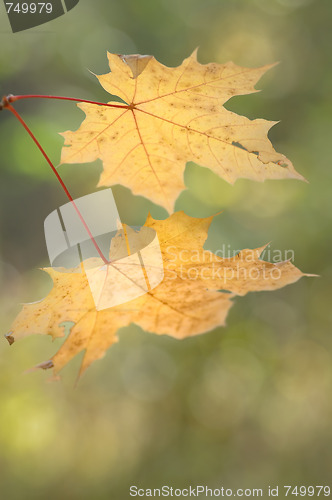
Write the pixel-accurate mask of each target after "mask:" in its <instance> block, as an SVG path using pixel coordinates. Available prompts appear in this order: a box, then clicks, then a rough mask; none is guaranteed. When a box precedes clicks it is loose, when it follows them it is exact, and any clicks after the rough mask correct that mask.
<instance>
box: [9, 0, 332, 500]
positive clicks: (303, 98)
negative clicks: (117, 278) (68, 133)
mask: <svg viewBox="0 0 332 500" xmlns="http://www.w3.org/2000/svg"><path fill="white" fill-rule="evenodd" d="M0 14H1V20H0V92H1V94H2V95H4V94H8V93H13V94H15V93H16V94H29V93H41V94H57V95H67V96H75V97H80V98H86V99H94V100H105V99H107V94H106V93H105V92H104V91H103V89H102V88H101V87H100V86H99V84H98V83H97V81H96V79H95V77H94V76H93V75H92V74H91V73H90V72H89V71H88V70H91V71H92V72H94V73H97V74H98V73H103V72H107V70H108V68H107V61H106V51H107V50H109V51H111V52H118V53H124V54H128V53H141V54H146V53H147V54H151V53H152V54H153V55H155V56H156V58H157V59H158V60H159V61H161V62H163V63H164V64H167V65H170V66H176V65H178V64H180V63H181V61H182V60H183V58H185V57H187V56H188V55H189V54H190V53H191V52H192V50H193V49H194V48H195V47H196V46H199V47H200V50H199V61H200V62H202V63H207V62H211V61H215V62H219V63H222V62H226V61H228V60H233V61H234V62H235V63H237V64H239V65H244V66H260V65H263V64H266V63H271V62H274V61H280V64H279V65H278V66H276V67H274V68H273V69H272V70H270V71H269V73H268V74H267V75H266V76H264V77H263V79H262V80H261V81H260V82H259V84H258V88H260V89H263V92H261V93H258V94H254V95H251V96H245V97H237V98H233V99H231V101H229V102H228V103H227V105H226V106H227V107H228V109H231V110H234V111H236V112H238V113H240V114H245V115H246V116H248V117H250V118H256V117H261V118H266V119H271V120H281V123H280V124H278V125H277V126H275V127H274V128H273V130H272V131H271V133H270V138H271V140H272V142H273V144H274V146H275V148H276V149H277V151H280V152H282V153H284V154H285V155H287V156H288V157H289V158H291V159H292V161H293V163H294V165H295V168H296V169H297V170H298V171H299V172H300V173H302V174H303V175H304V176H305V177H306V178H307V179H308V180H309V184H305V183H301V182H299V181H291V180H289V181H267V182H265V183H263V184H259V183H254V182H251V181H247V180H239V181H237V182H236V184H235V185H234V186H230V185H228V184H226V183H225V182H224V181H222V180H221V179H219V178H217V177H216V176H215V175H213V174H212V173H211V172H209V171H208V170H207V169H204V168H202V167H199V166H196V165H192V164H190V165H188V166H187V168H186V172H185V182H186V186H187V190H186V191H184V192H183V193H182V194H181V196H180V197H179V199H178V201H177V204H176V209H178V210H180V209H182V210H185V211H186V212H187V213H188V214H190V215H193V216H200V217H201V216H207V215H211V214H213V213H216V212H218V211H220V210H223V213H222V214H220V215H218V216H216V218H215V220H214V222H213V224H212V226H211V230H210V233H209V238H208V241H207V243H206V245H205V248H207V249H211V250H217V249H219V248H221V246H222V245H230V248H232V249H240V248H245V247H257V246H260V245H262V244H264V243H267V242H269V241H271V242H272V243H271V246H270V248H271V250H275V249H280V250H286V249H292V250H294V254H295V264H296V265H297V266H298V267H299V268H300V269H301V270H303V271H304V272H309V273H316V274H319V275H320V278H303V279H302V280H300V281H299V282H298V283H296V284H294V285H291V286H289V287H286V288H284V289H281V290H279V291H277V292H274V293H270V292H266V293H255V294H250V295H248V296H246V297H242V298H240V297H239V298H237V299H236V300H235V305H234V307H233V308H232V310H231V312H230V314H229V317H228V321H227V327H226V328H223V329H221V328H220V329H216V330H214V331H212V332H209V333H207V334H205V335H202V336H199V337H196V338H192V339H188V340H185V341H181V342H180V341H176V340H174V339H171V338H168V337H157V336H154V335H151V334H148V333H145V332H143V331H141V330H140V329H139V328H137V327H130V328H126V329H123V330H122V331H121V332H120V342H119V343H118V344H117V345H115V346H114V347H112V349H110V351H109V352H108V354H107V356H106V357H105V358H104V359H103V360H102V361H99V362H97V363H95V364H94V365H93V366H92V367H91V368H90V369H89V370H88V372H87V373H86V375H85V376H84V377H83V379H82V380H81V381H80V383H79V385H78V387H76V388H74V383H75V377H76V372H77V368H78V364H79V360H75V361H74V362H73V363H72V364H71V365H70V366H68V367H67V368H66V369H65V370H64V371H63V380H62V382H60V383H47V379H48V377H49V374H48V373H47V372H46V373H45V372H41V371H40V372H39V371H38V372H35V373H32V374H24V373H23V372H24V371H25V370H27V369H28V368H30V367H32V366H34V365H35V364H37V363H39V362H41V361H43V360H46V359H49V358H50V356H52V354H54V353H55V351H56V350H57V348H58V347H59V344H58V341H57V342H55V343H52V342H51V340H50V338H48V337H45V338H44V337H31V338H28V339H26V340H24V341H22V342H20V343H17V344H14V345H13V346H12V347H11V348H10V347H9V346H8V344H7V342H6V341H5V340H4V339H3V340H2V341H1V342H0V360H1V371H0V391H1V398H0V406H1V411H0V491H1V498H7V499H21V498H24V499H39V498H40V499H42V498H43V499H44V498H46V497H47V498H51V499H53V498H54V499H55V498H64V499H67V498H68V499H69V498H70V499H85V498H86V499H91V498H96V499H110V498H112V499H113V498H114V499H119V500H122V499H126V498H130V497H129V486H130V485H133V484H137V485H140V486H141V487H160V486H162V485H163V484H169V485H171V486H174V487H181V488H184V487H187V486H188V485H192V486H195V485H196V484H203V485H207V486H209V487H215V488H217V487H221V486H224V487H228V488H234V489H235V488H253V487H256V488H258V487H261V488H264V487H267V486H268V485H272V486H276V485H279V487H282V486H283V485H284V484H289V485H315V484H321V485H324V484H329V481H331V469H332V467H331V465H332V427H331V417H332V401H331V393H332V365H331V357H332V356H331V355H332V337H331V330H332V329H331V319H332V313H331V311H332V308H331V278H332V266H331V262H330V248H331V240H332V236H331V222H332V221H331V217H332V210H331V208H332V201H331V200H332V197H331V186H332V170H331V165H330V142H331V114H332V99H331V88H332V64H331V63H332V50H331V46H332V30H331V19H332V3H331V1H330V0H316V1H315V0H205V1H204V2H203V1H202V0H200V1H199V0H154V1H153V2H152V1H148V0H140V1H134V0H132V1H130V0H122V1H121V2H119V1H117V2H116V1H112V0H110V1H106V0H96V1H94V2H92V1H90V2H87V1H86V0H81V1H80V3H79V4H78V6H77V7H75V9H73V10H72V11H71V12H70V13H68V14H67V15H65V16H63V17H60V18H59V19H57V20H54V21H52V22H51V23H50V24H48V25H43V26H41V27H39V28H36V29H33V30H29V31H26V32H21V33H17V34H12V33H11V32H10V29H9V23H8V21H7V18H6V16H5V11H4V7H3V5H2V4H1V6H0ZM16 109H17V110H18V111H19V112H21V113H22V115H23V116H24V118H25V120H26V121H27V122H28V124H29V125H30V127H31V128H32V130H33V131H34V132H35V134H36V135H37V137H38V138H39V140H40V142H41V143H42V144H43V145H44V147H45V149H46V150H47V152H48V153H49V155H50V156H51V158H52V159H53V160H54V162H55V163H56V164H57V163H58V162H59V158H60V150H61V145H62V138H61V137H60V136H59V135H58V132H60V131H64V130H68V129H72V130H73V129H75V128H77V127H78V125H79V123H80V121H81V120H82V117H83V115H82V113H81V112H80V111H79V110H78V109H76V106H75V104H73V103H65V102H56V101H38V100H34V101H33V100H30V101H22V102H19V103H17V105H16ZM100 171H101V165H100V163H98V162H97V163H95V164H87V165H70V166H65V167H61V168H60V173H61V175H62V176H63V178H64V180H65V181H66V183H67V184H68V186H69V188H70V189H71V191H72V192H73V195H74V196H75V197H78V196H80V195H84V194H87V193H90V192H92V191H94V190H95V186H96V183H97V180H98V176H99V173H100ZM0 179H1V180H0V284H1V291H0V294H1V296H0V318H1V330H2V333H3V334H5V333H6V332H7V331H8V328H9V327H10V324H11V322H12V321H13V319H14V317H15V315H16V314H17V312H18V311H19V310H20V303H22V302H32V301H35V300H39V299H40V298H42V297H43V296H45V294H46V293H47V291H48V290H49V289H50V287H51V284H50V281H49V279H48V278H47V276H45V275H44V274H43V273H42V272H40V271H38V270H37V268H39V267H41V266H43V265H47V264H48V262H47V254H46V247H45V242H44V234H43V222H44V219H45V217H46V215H48V214H49V213H50V212H51V211H52V210H54V209H55V208H56V207H58V206H60V205H62V204H63V203H65V202H66V199H65V196H64V194H63V193H62V191H61V189H60V188H59V186H58V184H57V181H56V179H55V178H54V175H53V174H52V172H51V171H50V170H49V168H48V166H47V164H46V163H45V161H44V160H43V158H42V157H41V155H40V153H39V152H38V150H37V149H36V148H35V146H34V145H33V143H32V142H31V141H30V139H29V137H28V136H27V134H26V132H25V131H24V130H23V128H22V127H21V126H20V125H19V123H18V122H16V120H15V119H14V117H13V116H12V115H11V114H10V113H8V112H6V111H4V112H2V113H1V114H0ZM114 196H115V199H116V202H117V205H118V208H119V212H120V216H121V218H122V221H123V222H126V223H128V224H132V225H135V224H136V225H140V224H143V222H144V220H145V217H146V215H147V212H148V210H150V211H151V212H152V215H153V216H155V217H159V218H164V217H166V212H165V211H164V210H163V209H161V208H160V207H158V206H156V205H152V204H151V203H149V202H148V201H147V200H145V199H143V198H140V197H135V196H133V195H132V194H131V193H130V192H129V190H127V189H124V188H122V187H120V186H117V187H116V188H114ZM54 344H57V345H54ZM279 496H280V497H281V498H283V493H280V495H279ZM201 498H203V496H202V497H201Z"/></svg>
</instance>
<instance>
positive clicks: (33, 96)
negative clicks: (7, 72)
mask: <svg viewBox="0 0 332 500" xmlns="http://www.w3.org/2000/svg"><path fill="white" fill-rule="evenodd" d="M7 99H8V102H9V103H10V102H15V101H19V100H21V99H59V100H61V101H75V102H86V103H88V104H98V105H99V106H107V107H109V108H122V109H130V107H129V106H128V105H127V104H120V103H119V104H107V103H106V102H98V101H88V100H86V99H75V97H62V96H56V95H39V94H29V95H10V96H8V97H7Z"/></svg>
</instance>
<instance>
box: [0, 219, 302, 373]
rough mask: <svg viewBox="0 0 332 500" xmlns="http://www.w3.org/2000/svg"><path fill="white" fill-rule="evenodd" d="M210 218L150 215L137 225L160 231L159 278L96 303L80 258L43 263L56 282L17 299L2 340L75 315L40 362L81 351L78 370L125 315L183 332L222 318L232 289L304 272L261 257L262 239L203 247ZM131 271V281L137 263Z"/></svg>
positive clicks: (51, 330) (58, 364) (276, 283)
mask: <svg viewBox="0 0 332 500" xmlns="http://www.w3.org/2000/svg"><path fill="white" fill-rule="evenodd" d="M212 219H213V217H208V218H200V219H199V218H192V217H189V216H188V215H185V214H184V212H177V213H175V214H173V215H171V216H170V217H169V218H168V219H165V220H155V219H153V218H152V217H151V216H148V218H147V220H146V222H145V226H143V228H142V229H143V230H144V228H151V229H153V230H154V231H155V232H156V234H157V235H158V239H159V245H160V253H161V256H162V262H163V264H162V265H163V279H162V281H161V283H160V284H159V285H157V286H156V287H154V288H153V289H150V290H149V291H148V292H147V293H144V294H141V295H140V296H139V297H137V298H135V299H133V300H130V301H127V302H125V303H122V304H119V305H116V306H115V307H111V308H106V309H105V308H104V309H101V310H98V304H97V305H96V302H95V301H94V299H93V296H92V293H91V289H90V285H89V281H88V277H87V275H86V273H85V271H84V268H83V265H82V272H81V273H79V272H59V271H56V270H54V269H52V268H49V269H44V270H45V271H46V272H47V273H48V274H49V275H50V276H51V278H52V280H53V283H54V286H53V288H52V290H51V292H50V293H49V295H48V296H47V297H46V298H45V299H43V300H42V301H40V302H36V303H32V304H25V305H24V306H23V309H22V311H21V312H20V313H19V315H18V316H17V318H16V320H15V321H14V323H13V325H12V331H11V332H10V333H9V334H8V335H7V339H8V341H9V342H10V343H13V342H14V340H18V339H21V338H23V337H25V336H27V335H31V334H48V335H51V336H52V337H53V338H56V337H63V335H64V333H63V325H62V324H63V322H68V321H70V322H73V323H75V324H74V326H73V327H72V329H71V332H70V334H69V336H68V338H67V339H66V340H65V341H64V343H63V345H62V346H61V348H60V349H59V351H58V352H57V353H56V354H55V355H54V356H53V358H52V359H51V360H49V361H47V362H45V363H42V364H41V365H38V366H39V367H42V368H51V367H54V370H55V373H58V372H59V371H60V370H61V369H62V368H63V367H64V366H65V365H66V364H67V363H68V362H69V361H70V360H71V359H72V358H73V357H74V356H76V354H78V353H79V352H81V351H85V354H84V358H83V361H82V365H81V369H80V374H81V373H83V371H84V370H85V369H86V368H87V367H88V366H89V365H90V364H91V363H92V362H93V361H94V360H97V359H99V358H101V357H102V356H103V355H104V354H105V352H106V350H107V349H108V348H109V347H110V346H111V345H112V344H113V343H114V342H116V340H117V336H116V334H117V330H118V329H119V328H121V327H124V326H126V325H129V324H130V323H135V324H136V325H139V326H141V327H142V328H143V329H144V330H146V331H148V332H151V333H155V334H158V335H170V336H172V337H174V338H177V339H183V338H186V337H190V336H193V335H197V334H200V333H204V332H207V331H209V330H212V329H213V328H215V327H217V326H221V325H224V324H225V319H226V316H227V313H228V310H229V309H230V307H231V305H232V300H231V299H232V298H233V297H234V296H235V295H244V294H246V293H247V292H249V291H260V290H275V289H277V288H281V287H283V286H285V285H287V284H290V283H294V282H295V281H297V280H298V279H299V278H300V277H301V276H303V273H302V272H301V271H300V270H299V269H297V268H296V267H295V266H293V265H292V264H291V263H290V262H288V261H286V262H280V263H269V262H264V261H262V260H260V259H259V257H260V255H261V253H262V251H263V250H264V248H265V247H262V248H258V249H255V250H248V249H247V250H242V251H241V252H240V253H239V254H237V255H236V256H234V257H230V258H222V257H219V256H217V255H215V254H214V253H212V252H210V251H207V250H204V249H203V244H204V242H205V240H206V238H207V234H208V229H209V226H210V224H211V221H212ZM143 232H144V231H143ZM118 236H119V235H118ZM118 236H117V237H115V242H114V243H112V245H113V252H114V253H115V254H116V256H117V257H118V258H119V260H115V261H112V262H111V263H110V264H109V266H110V267H112V269H115V270H116V272H118V273H119V275H120V274H123V270H124V269H125V270H126V272H128V269H127V268H126V267H125V268H121V262H122V261H121V257H122V256H123V250H124V247H125V245H126V244H127V241H125V239H126V238H121V237H118ZM120 236H121V235H120ZM137 238H138V239H137V241H138V246H137V248H135V245H133V246H132V251H137V249H138V247H139V246H140V244H141V241H140V239H141V236H140V233H138V237H137ZM143 240H145V237H143ZM112 245H111V254H112ZM103 268H105V265H103ZM130 279H131V280H132V281H135V269H134V270H133V272H132V271H131V276H130ZM221 290H223V291H221ZM226 290H228V291H229V292H231V293H227V292H226ZM115 293H116V292H115V291H114V289H113V288H112V287H106V288H105V294H106V295H108V296H112V294H115ZM111 298H112V297H111Z"/></svg>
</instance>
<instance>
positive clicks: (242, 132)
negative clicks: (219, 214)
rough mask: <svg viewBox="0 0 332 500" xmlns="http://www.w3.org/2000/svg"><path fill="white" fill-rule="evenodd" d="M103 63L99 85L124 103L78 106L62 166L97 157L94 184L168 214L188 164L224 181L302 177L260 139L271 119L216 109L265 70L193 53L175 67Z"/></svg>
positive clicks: (132, 60)
mask: <svg viewBox="0 0 332 500" xmlns="http://www.w3.org/2000/svg"><path fill="white" fill-rule="evenodd" d="M108 60H109V66H110V69H111V72H110V73H107V74H105V75H101V76H98V79H99V82H100V83H101V85H102V86H103V87H104V89H105V90H106V91H107V92H109V93H110V94H113V95H117V96H119V97H120V98H121V99H123V101H124V102H125V103H126V104H127V105H126V106H122V107H119V108H116V107H107V106H99V105H95V104H87V103H85V104H78V106H79V107H80V109H82V110H83V111H84V113H85V114H86V118H85V120H84V121H83V123H82V125H81V126H80V128H79V129H78V130H77V131H74V132H73V131H67V132H64V133H63V134H62V135H63V136H64V138H65V145H64V147H63V149H62V156H61V162H62V163H82V162H91V161H94V160H96V159H97V158H100V159H101V160H102V162H103V167H104V169H103V172H102V175H101V178H100V182H99V186H111V185H114V184H122V185H124V186H126V187H128V188H130V189H131V190H132V192H133V193H134V194H137V195H142V196H146V197H147V198H149V199H150V200H152V201H153V202H155V203H157V204H159V205H162V206H163V207H165V208H166V210H168V211H169V212H173V207H174V203H175V200H176V199H177V197H178V195H179V194H180V192H181V191H182V190H183V189H184V187H185V186H184V182H183V172H184V168H185V164H186V162H188V161H194V162H196V163H198V164H199V165H202V166H204V167H209V168H210V169H211V170H212V171H213V172H215V173H216V174H217V175H219V176H220V177H222V178H223V179H225V180H226V181H228V182H230V183H233V182H234V181H235V180H236V179H238V178H240V177H242V178H247V179H253V180H256V181H264V180H265V179H284V178H295V179H302V180H303V177H302V176H301V175H300V174H298V173H297V172H296V170H295V169H294V167H293V165H292V163H291V162H290V161H289V160H288V159H287V158H286V157H285V156H284V155H282V154H279V153H277V152H276V151H275V150H274V148H273V146H272V144H271V142H270V141H269V139H268V137H267V133H268V131H269V129H270V128H271V127H272V126H273V125H274V124H275V123H276V122H271V121H266V120H263V119H257V120H249V119H248V118H246V117H244V116H240V115H237V114H235V113H232V112H231V111H228V110H227V109H225V108H224V107H223V104H224V103H225V102H226V101H227V100H229V99H230V98H231V97H232V96H235V95H242V94H250V93H253V92H257V90H255V88H254V85H255V84H256V83H257V81H258V80H259V79H260V78H261V76H262V75H263V74H264V73H265V72H266V71H267V70H268V69H269V68H270V67H271V66H272V65H267V66H263V67H261V68H256V69H255V68H243V67H240V66H237V65H235V64H233V63H232V62H229V63H227V64H215V63H211V64H205V65H204V64H200V63H198V62H197V58H196V51H195V52H194V53H193V54H192V55H191V56H190V57H189V58H187V59H185V60H184V61H183V63H182V64H181V65H180V66H178V67H176V68H169V67H167V66H164V65H162V64H161V63H159V62H158V61H157V60H156V59H155V58H154V57H152V56H140V55H131V56H122V55H117V54H108ZM108 104H110V105H113V106H119V103H118V102H114V101H110V102H109V103H108Z"/></svg>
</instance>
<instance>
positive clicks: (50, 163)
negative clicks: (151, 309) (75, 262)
mask: <svg viewBox="0 0 332 500" xmlns="http://www.w3.org/2000/svg"><path fill="white" fill-rule="evenodd" d="M8 101H9V99H3V103H4V104H3V107H5V108H7V109H9V111H11V112H12V113H13V115H14V116H15V117H16V118H17V119H18V121H19V122H20V123H21V125H22V126H23V127H24V128H25V130H26V131H27V132H28V134H29V135H30V137H31V139H32V140H33V141H34V143H35V144H36V146H37V147H38V149H39V150H40V152H41V153H42V155H43V156H44V158H45V160H46V161H47V163H48V164H49V166H50V167H51V169H52V170H53V172H54V174H55V175H56V177H57V179H58V181H59V182H60V184H61V187H62V189H63V190H64V192H65V193H66V195H67V197H68V198H69V200H70V202H71V203H72V205H73V207H74V209H75V210H76V212H77V215H78V216H79V218H80V220H81V222H82V224H83V226H84V227H85V229H86V231H87V233H88V235H89V238H90V239H91V241H92V243H93V244H94V246H95V248H96V250H97V252H98V254H99V255H100V257H101V258H102V260H103V262H104V263H105V264H109V261H108V260H107V259H106V258H105V257H104V255H103V253H102V251H101V250H100V248H99V246H98V244H97V242H96V240H95V239H94V237H93V235H92V233H91V231H90V229H89V227H88V225H87V223H86V222H85V220H84V218H83V215H82V214H81V212H80V211H79V209H78V207H77V205H76V203H75V201H74V200H73V198H72V196H71V194H70V193H69V191H68V189H67V187H66V185H65V183H64V182H63V180H62V179H61V177H60V175H59V173H58V172H57V170H56V168H55V167H54V165H53V163H52V162H51V160H50V159H49V157H48V156H47V154H46V152H45V151H44V148H43V147H42V146H41V144H40V143H39V141H38V140H37V139H36V137H35V136H34V134H33V133H32V132H31V130H30V129H29V127H28V125H27V124H26V123H25V121H24V120H23V118H22V117H21V115H20V114H19V113H18V112H17V111H16V109H14V108H13V106H11V104H10V103H9V102H8Z"/></svg>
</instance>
